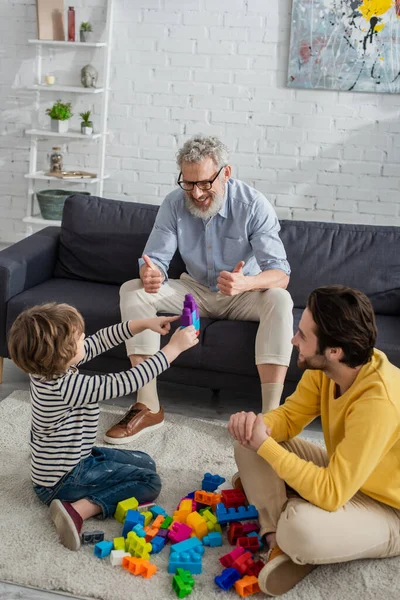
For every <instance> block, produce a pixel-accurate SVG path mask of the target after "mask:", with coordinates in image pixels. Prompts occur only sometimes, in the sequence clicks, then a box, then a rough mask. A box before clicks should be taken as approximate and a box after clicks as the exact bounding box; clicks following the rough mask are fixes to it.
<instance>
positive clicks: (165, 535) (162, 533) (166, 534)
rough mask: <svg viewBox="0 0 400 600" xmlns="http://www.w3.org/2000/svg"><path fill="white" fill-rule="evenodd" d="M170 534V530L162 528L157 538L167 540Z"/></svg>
mask: <svg viewBox="0 0 400 600" xmlns="http://www.w3.org/2000/svg"><path fill="white" fill-rule="evenodd" d="M168 534H169V529H161V527H160V529H159V530H158V533H157V536H156V537H162V538H165V540H166V539H167V537H168Z"/></svg>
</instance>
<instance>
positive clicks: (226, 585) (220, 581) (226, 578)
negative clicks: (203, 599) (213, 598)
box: [214, 567, 241, 592]
mask: <svg viewBox="0 0 400 600" xmlns="http://www.w3.org/2000/svg"><path fill="white" fill-rule="evenodd" d="M240 578H241V577H240V573H239V572H238V571H236V569H233V568H232V567H230V568H229V569H224V570H223V571H222V573H221V575H217V576H216V577H215V579H214V581H215V583H216V584H217V586H218V587H220V588H221V590H224V591H225V592H226V591H228V590H229V589H230V588H231V587H233V586H234V585H235V582H236V581H239V579H240Z"/></svg>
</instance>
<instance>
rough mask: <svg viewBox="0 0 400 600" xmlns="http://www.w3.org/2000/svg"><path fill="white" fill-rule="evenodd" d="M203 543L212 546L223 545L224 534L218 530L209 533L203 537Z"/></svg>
mask: <svg viewBox="0 0 400 600" xmlns="http://www.w3.org/2000/svg"><path fill="white" fill-rule="evenodd" d="M203 544H204V545H205V546H210V547H211V548H215V547H216V546H222V535H221V534H220V533H217V532H213V533H209V534H208V535H205V536H204V537H203Z"/></svg>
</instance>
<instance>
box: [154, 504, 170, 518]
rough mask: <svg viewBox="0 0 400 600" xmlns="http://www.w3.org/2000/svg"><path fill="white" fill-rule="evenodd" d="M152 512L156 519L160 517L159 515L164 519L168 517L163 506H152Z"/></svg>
mask: <svg viewBox="0 0 400 600" xmlns="http://www.w3.org/2000/svg"><path fill="white" fill-rule="evenodd" d="M150 512H151V514H152V515H153V517H154V518H156V517H158V515H162V516H163V517H168V515H167V513H166V512H165V510H164V509H163V508H161V506H158V504H155V505H154V506H152V507H151V508H150Z"/></svg>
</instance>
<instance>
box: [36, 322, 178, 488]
mask: <svg viewBox="0 0 400 600" xmlns="http://www.w3.org/2000/svg"><path fill="white" fill-rule="evenodd" d="M130 337H132V334H131V332H130V329H129V326H128V322H125V323H119V324H117V325H113V326H111V327H107V328H105V329H101V330H100V331H98V332H97V333H95V334H94V335H92V336H89V337H87V338H86V339H85V342H84V344H85V356H84V358H83V360H82V361H81V362H80V363H79V365H82V364H83V363H85V362H87V361H89V360H91V359H92V358H94V357H95V356H97V355H99V354H101V353H103V352H106V351H107V350H109V349H110V348H112V347H114V346H117V345H119V344H121V343H122V342H124V341H125V340H127V339H129V338H130ZM79 365H77V366H79ZM168 367H169V364H168V361H167V359H166V357H165V354H164V353H163V352H162V351H159V352H157V354H155V355H154V356H151V357H150V358H148V359H147V360H145V361H144V362H142V363H140V364H139V365H137V366H136V367H133V368H131V369H129V370H128V371H123V372H121V373H113V374H111V373H110V374H107V375H82V374H81V373H79V371H78V369H77V367H71V368H70V369H69V370H68V372H67V373H65V374H64V375H62V376H60V377H55V378H54V379H52V380H50V381H44V380H43V379H42V378H40V377H37V376H35V375H31V376H30V395H31V403H32V422H31V450H32V458H31V476H32V481H33V483H34V484H35V485H41V486H45V487H53V486H54V485H55V484H56V483H57V482H58V481H59V480H60V479H61V478H62V477H63V476H64V475H66V474H67V473H69V472H70V471H71V470H72V469H73V468H74V467H75V466H76V465H77V464H78V463H79V461H80V460H82V459H84V458H86V457H87V456H89V455H90V453H91V450H92V447H93V445H94V443H95V440H96V432H97V423H98V420H99V402H100V401H101V400H106V399H109V398H117V397H119V396H125V395H126V394H130V393H132V392H135V391H136V390H138V389H139V388H141V387H143V386H144V385H146V384H147V383H148V382H149V381H150V380H151V379H153V378H154V377H157V376H158V375H160V373H162V372H163V371H165V370H166V369H167V368H168Z"/></svg>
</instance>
